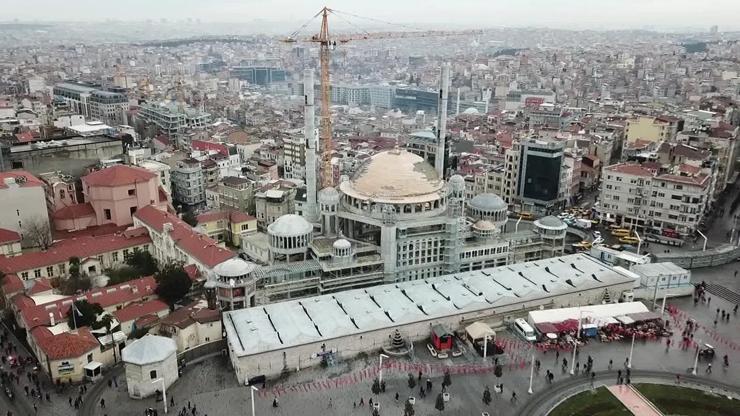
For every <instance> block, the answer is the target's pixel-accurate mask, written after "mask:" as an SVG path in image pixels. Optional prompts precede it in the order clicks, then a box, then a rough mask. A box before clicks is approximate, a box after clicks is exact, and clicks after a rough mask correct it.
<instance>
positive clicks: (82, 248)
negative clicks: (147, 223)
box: [0, 234, 152, 273]
mask: <svg viewBox="0 0 740 416" xmlns="http://www.w3.org/2000/svg"><path fill="white" fill-rule="evenodd" d="M151 241H152V240H151V239H150V238H149V235H141V236H138V237H125V236H123V235H120V234H114V235H105V236H100V237H78V238H70V239H67V240H62V241H59V242H56V243H54V244H52V246H51V247H49V249H48V250H46V251H37V252H32V253H25V254H21V255H20V256H14V257H5V256H0V271H3V272H5V273H17V272H22V271H26V270H32V269H39V268H42V267H46V266H51V265H54V264H59V263H63V262H66V261H67V260H69V258H70V257H79V258H81V259H82V258H85V257H94V256H97V255H99V254H103V253H108V252H111V251H117V250H123V249H125V248H133V247H136V246H140V245H143V244H148V243H151Z"/></svg>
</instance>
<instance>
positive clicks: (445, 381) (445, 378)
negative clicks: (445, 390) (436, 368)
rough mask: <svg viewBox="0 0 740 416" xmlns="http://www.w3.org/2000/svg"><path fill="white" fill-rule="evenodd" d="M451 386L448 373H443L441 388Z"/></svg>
mask: <svg viewBox="0 0 740 416" xmlns="http://www.w3.org/2000/svg"><path fill="white" fill-rule="evenodd" d="M451 385H452V379H451V378H450V372H449V371H445V377H444V379H443V380H442V386H444V387H449V386H451Z"/></svg>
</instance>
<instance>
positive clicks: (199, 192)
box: [170, 158, 206, 206]
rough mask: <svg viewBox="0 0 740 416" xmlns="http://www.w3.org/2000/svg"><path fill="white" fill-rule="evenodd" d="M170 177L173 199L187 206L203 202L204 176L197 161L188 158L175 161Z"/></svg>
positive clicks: (204, 197) (204, 196) (204, 199)
mask: <svg viewBox="0 0 740 416" xmlns="http://www.w3.org/2000/svg"><path fill="white" fill-rule="evenodd" d="M170 177H171V179H172V194H173V199H174V200H175V201H177V202H179V203H180V204H184V205H188V206H197V205H200V204H203V203H205V201H206V194H205V177H204V175H203V169H202V168H201V163H200V162H199V161H197V160H195V159H192V158H188V159H184V160H181V161H179V162H177V165H176V167H175V168H173V169H172V171H171V173H170Z"/></svg>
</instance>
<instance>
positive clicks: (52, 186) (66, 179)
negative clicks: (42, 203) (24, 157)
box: [39, 172, 78, 216]
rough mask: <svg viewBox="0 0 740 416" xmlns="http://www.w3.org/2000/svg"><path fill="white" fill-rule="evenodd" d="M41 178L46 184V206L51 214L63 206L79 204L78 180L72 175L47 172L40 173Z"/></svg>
mask: <svg viewBox="0 0 740 416" xmlns="http://www.w3.org/2000/svg"><path fill="white" fill-rule="evenodd" d="M39 179H41V180H42V181H44V184H46V187H45V188H46V206H47V208H48V210H49V215H50V216H51V215H53V214H54V212H56V211H58V210H60V209H62V208H65V207H69V206H72V205H77V203H78V199H77V182H76V181H75V178H73V177H72V176H71V175H67V174H64V173H62V172H47V173H42V174H41V175H39Z"/></svg>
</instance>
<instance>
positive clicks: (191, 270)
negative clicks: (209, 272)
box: [183, 264, 200, 281]
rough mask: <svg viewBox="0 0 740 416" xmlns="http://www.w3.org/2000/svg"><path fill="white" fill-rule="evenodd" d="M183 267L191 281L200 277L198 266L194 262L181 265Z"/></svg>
mask: <svg viewBox="0 0 740 416" xmlns="http://www.w3.org/2000/svg"><path fill="white" fill-rule="evenodd" d="M183 269H185V273H187V274H188V277H189V278H190V280H192V281H196V280H198V278H199V277H200V270H198V266H196V265H194V264H188V265H187V266H185V267H183Z"/></svg>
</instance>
